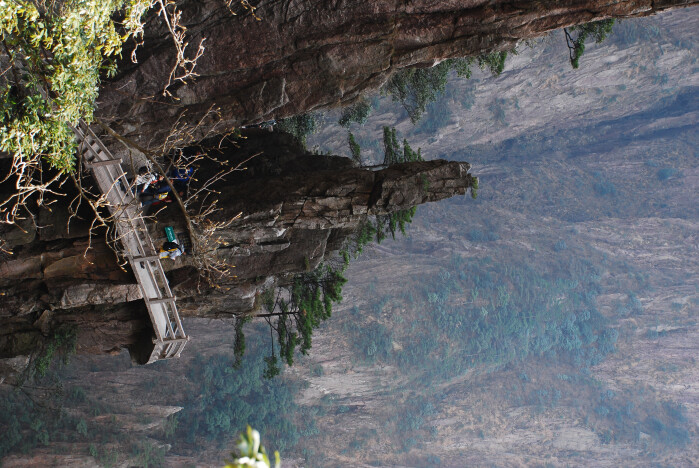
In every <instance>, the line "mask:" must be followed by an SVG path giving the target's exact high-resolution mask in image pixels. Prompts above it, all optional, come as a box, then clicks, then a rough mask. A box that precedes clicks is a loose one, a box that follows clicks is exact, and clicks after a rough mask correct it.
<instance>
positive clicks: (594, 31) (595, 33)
mask: <svg viewBox="0 0 699 468" xmlns="http://www.w3.org/2000/svg"><path fill="white" fill-rule="evenodd" d="M614 22H615V20H614V19H606V20H601V21H593V22H592V23H585V24H581V25H578V26H573V27H571V28H570V31H569V30H568V29H567V28H565V29H564V30H563V31H564V33H565V36H566V44H567V45H568V53H569V59H570V65H571V66H572V67H573V68H578V67H579V66H580V57H582V55H583V54H584V53H585V42H586V41H587V40H588V39H590V38H593V39H594V40H595V42H596V43H597V44H599V43H601V42H603V41H604V40H605V39H606V38H607V36H608V35H609V34H611V32H612V28H613V26H614ZM571 32H572V33H573V34H576V36H575V37H573V35H572V34H571Z"/></svg>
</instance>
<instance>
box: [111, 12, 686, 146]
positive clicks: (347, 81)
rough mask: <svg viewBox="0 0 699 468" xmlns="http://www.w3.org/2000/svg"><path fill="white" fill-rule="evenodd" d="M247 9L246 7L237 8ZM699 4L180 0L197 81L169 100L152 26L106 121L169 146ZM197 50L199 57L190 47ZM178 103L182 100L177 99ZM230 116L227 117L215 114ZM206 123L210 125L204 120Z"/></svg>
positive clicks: (164, 45)
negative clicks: (584, 29)
mask: <svg viewBox="0 0 699 468" xmlns="http://www.w3.org/2000/svg"><path fill="white" fill-rule="evenodd" d="M232 3H233V4H237V2H235V1H234V2H232ZM694 3H696V2H695V1H694V0H668V1H663V2H654V1H650V0H628V1H614V2H608V1H602V0H599V1H598V0H594V1H584V2H583V1H579V0H565V1H560V0H545V1H539V2H530V1H510V0H497V1H482V0H472V1H467V2H463V1H451V2H441V1H433V0H419V1H412V2H395V1H393V0H391V1H388V0H379V1H373V2H355V1H341V2H335V1H332V2H331V1H326V0H304V1H301V0H299V1H288V2H277V1H268V0H263V1H261V2H259V4H258V6H257V10H256V15H257V18H259V20H258V19H257V18H255V17H253V16H252V15H250V14H248V13H246V12H245V11H244V10H242V9H241V11H239V12H238V13H240V14H238V15H237V16H234V15H232V14H231V12H230V11H229V10H227V9H226V8H225V7H224V6H223V4H222V2H218V1H213V0H208V1H201V2H199V1H187V2H180V8H181V9H182V22H183V24H184V25H186V26H187V33H188V35H189V39H188V40H189V43H190V44H191V45H190V49H193V48H194V47H195V46H196V44H198V43H199V42H200V41H202V40H204V42H203V45H204V46H205V47H206V50H205V53H204V55H203V56H201V57H200V58H199V60H198V63H197V68H196V73H197V75H198V76H197V77H196V79H195V80H190V83H189V84H188V85H187V86H182V85H181V84H175V85H173V86H171V88H170V89H169V91H170V92H171V93H172V95H173V96H174V98H167V97H165V96H163V94H162V91H163V88H164V87H165V85H166V84H167V82H168V77H169V76H170V71H171V70H172V65H173V63H174V48H173V47H172V45H171V41H170V39H169V38H168V37H167V34H166V32H165V31H164V30H163V26H162V25H160V26H159V25H158V21H157V20H156V19H155V18H153V19H152V20H151V21H149V23H148V25H149V27H148V28H147V32H146V37H145V43H144V45H143V46H142V47H141V48H139V50H138V64H137V65H134V64H130V63H128V62H125V63H123V64H121V68H120V69H121V73H120V75H119V77H117V78H116V79H115V80H113V81H112V82H110V83H106V84H105V85H104V86H103V87H102V90H101V93H100V98H99V105H98V115H99V116H100V117H101V118H102V119H104V120H105V121H108V122H110V124H111V125H112V126H113V127H114V129H115V130H117V131H118V132H119V133H120V134H122V135H123V136H126V137H129V138H132V139H133V140H135V141H137V142H139V143H141V144H142V145H150V146H157V145H159V144H161V143H162V142H163V139H164V138H165V136H166V135H167V134H168V132H169V131H170V130H171V126H172V123H173V122H175V121H176V120H178V119H179V121H178V122H179V124H180V125H181V126H185V125H190V126H193V125H194V124H195V123H200V124H201V125H200V126H198V127H197V129H195V130H194V136H195V137H196V135H201V134H203V133H206V132H207V131H210V130H211V128H212V127H213V128H217V129H219V130H223V129H229V128H232V127H234V126H238V125H243V124H246V123H252V122H259V121H262V120H268V119H272V118H282V117H288V116H291V115H295V114H300V113H304V112H308V111H311V110H314V109H318V108H324V107H330V106H339V105H343V104H347V103H350V102H352V101H353V100H355V99H356V98H357V97H358V96H359V95H360V94H362V93H363V92H365V91H367V90H373V89H376V88H378V87H379V86H380V85H381V84H383V83H384V82H385V81H386V79H387V78H388V77H389V76H390V74H391V73H393V72H395V71H396V70H399V69H401V68H405V67H412V66H431V65H434V64H435V63H438V62H439V61H441V60H444V59H446V58H450V57H463V56H470V55H477V54H479V53H482V52H486V51H492V50H497V49H499V50H503V49H508V48H512V47H513V46H514V45H515V44H516V43H517V42H518V41H521V40H523V39H531V38H535V37H539V36H541V35H544V34H546V33H548V32H550V31H552V30H555V29H559V28H562V27H565V26H570V25H573V24H579V23H585V22H589V21H594V20H600V19H604V18H607V17H610V16H617V17H631V16H643V15H650V14H653V13H656V12H658V11H662V10H664V9H667V8H671V7H677V6H688V5H692V4H694ZM190 53H193V50H190ZM175 98H176V99H175ZM212 108H215V109H217V110H218V113H219V114H218V116H214V115H212V114H209V113H208V112H209V110H210V109H212ZM202 119H203V121H202Z"/></svg>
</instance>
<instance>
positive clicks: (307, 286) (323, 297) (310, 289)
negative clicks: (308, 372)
mask: <svg viewBox="0 0 699 468" xmlns="http://www.w3.org/2000/svg"><path fill="white" fill-rule="evenodd" d="M343 258H344V262H343V265H342V266H341V267H339V268H334V267H332V266H330V265H327V264H320V265H319V266H318V267H317V268H316V269H314V270H313V271H309V272H305V273H300V274H297V275H294V278H293V280H292V283H291V284H290V285H288V286H283V287H281V288H278V290H277V292H276V294H275V292H274V291H272V290H268V291H266V292H265V293H264V294H263V296H262V303H263V306H264V308H265V310H266V311H267V313H264V314H259V315H257V317H262V318H264V319H265V320H266V321H267V324H268V325H269V327H270V336H271V339H272V342H271V351H270V356H269V357H267V358H265V363H266V370H265V374H264V375H265V377H266V378H271V377H274V376H275V375H277V374H279V372H280V371H281V368H280V367H279V366H278V365H277V363H278V358H280V359H281V360H282V361H284V362H285V363H286V364H287V365H289V366H291V365H293V363H294V353H295V352H296V350H297V349H298V350H299V351H300V352H301V354H308V351H309V350H310V349H311V345H312V336H313V330H315V329H316V328H318V326H319V325H320V323H321V322H322V321H324V320H327V319H328V318H330V315H331V314H332V306H333V303H339V302H340V301H342V287H343V286H344V284H345V283H346V282H347V279H346V278H345V277H344V275H343V274H344V271H345V269H346V268H347V265H348V264H349V258H347V257H343ZM275 338H276V344H275V343H274V341H275Z"/></svg>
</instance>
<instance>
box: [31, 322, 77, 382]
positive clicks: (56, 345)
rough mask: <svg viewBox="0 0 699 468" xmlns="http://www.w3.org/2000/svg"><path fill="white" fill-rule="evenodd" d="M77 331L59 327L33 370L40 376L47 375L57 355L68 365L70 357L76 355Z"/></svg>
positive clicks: (39, 354) (37, 357)
mask: <svg viewBox="0 0 699 468" xmlns="http://www.w3.org/2000/svg"><path fill="white" fill-rule="evenodd" d="M77 340H78V336H77V329H76V328H75V327H70V326H62V327H59V328H58V329H57V330H56V331H54V332H53V334H52V335H51V338H49V340H48V342H47V343H46V345H44V347H43V348H42V349H41V351H40V352H39V353H38V355H37V356H36V357H35V358H34V361H33V370H34V372H35V373H36V374H37V375H38V376H39V377H43V376H45V375H46V372H47V371H48V369H49V367H50V365H51V363H52V362H53V360H54V358H55V357H56V354H58V355H59V356H60V357H61V361H62V362H63V364H68V362H69V360H70V356H72V355H73V354H75V349H76V346H77Z"/></svg>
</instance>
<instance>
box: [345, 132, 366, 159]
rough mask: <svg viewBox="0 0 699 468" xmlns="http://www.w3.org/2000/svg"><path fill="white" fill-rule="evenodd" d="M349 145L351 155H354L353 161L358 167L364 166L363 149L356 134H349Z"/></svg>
mask: <svg viewBox="0 0 699 468" xmlns="http://www.w3.org/2000/svg"><path fill="white" fill-rule="evenodd" d="M347 144H348V145H349V148H350V153H351V154H352V161H354V162H355V163H356V164H357V165H358V166H361V165H362V148H361V147H360V146H359V143H357V140H356V139H355V138H354V134H353V133H352V132H349V133H348V135H347Z"/></svg>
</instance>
